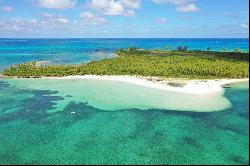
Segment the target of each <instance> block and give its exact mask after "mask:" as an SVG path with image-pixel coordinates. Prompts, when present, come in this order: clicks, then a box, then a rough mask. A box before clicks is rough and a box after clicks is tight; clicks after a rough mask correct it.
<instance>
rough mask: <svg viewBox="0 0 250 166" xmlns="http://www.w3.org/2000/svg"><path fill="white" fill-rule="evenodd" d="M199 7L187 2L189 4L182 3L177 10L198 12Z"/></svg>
mask: <svg viewBox="0 0 250 166" xmlns="http://www.w3.org/2000/svg"><path fill="white" fill-rule="evenodd" d="M198 10H199V8H198V7H197V6H196V5H195V4H193V3H192V4H187V5H182V6H178V7H177V8H176V11H177V12H197V11H198Z"/></svg>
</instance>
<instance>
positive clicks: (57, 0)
mask: <svg viewBox="0 0 250 166" xmlns="http://www.w3.org/2000/svg"><path fill="white" fill-rule="evenodd" d="M76 3H77V1H76V0H39V1H38V5H39V6H40V7H43V8H49V9H59V10H64V9H70V8H73V7H75V5H76Z"/></svg>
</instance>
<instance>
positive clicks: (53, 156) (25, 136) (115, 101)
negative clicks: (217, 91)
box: [0, 39, 249, 164]
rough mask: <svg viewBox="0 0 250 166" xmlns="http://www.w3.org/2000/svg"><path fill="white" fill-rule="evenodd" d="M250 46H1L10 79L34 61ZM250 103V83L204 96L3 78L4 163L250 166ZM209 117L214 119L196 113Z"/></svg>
mask: <svg viewBox="0 0 250 166" xmlns="http://www.w3.org/2000/svg"><path fill="white" fill-rule="evenodd" d="M248 43H249V40H248V39H0V71H1V70H3V69H4V68H5V67H8V66H10V65H12V64H16V63H21V62H26V61H31V60H37V61H50V63H52V64H75V63H82V62H89V61H93V60H100V59H104V58H110V57H114V51H115V50H116V49H117V48H126V47H129V46H137V47H140V48H147V49H165V48H166V46H168V47H170V46H172V47H177V46H178V45H182V46H183V45H187V46H188V47H189V48H190V49H206V48H207V47H210V48H211V49H213V50H221V49H222V48H227V49H228V50H230V49H231V50H233V49H234V48H236V47H239V48H240V49H241V50H245V51H246V50H248V49H249V47H248ZM248 100H249V82H242V83H235V84H232V85H231V88H227V89H225V94H224V95H223V96H220V97H213V96H203V97H200V96H198V97H197V96H195V95H193V96H191V95H183V94H178V93H174V92H167V91H162V90H157V89H152V88H149V87H142V86H139V85H133V84H129V83H123V82H115V81H98V80H80V79H79V80H55V79H0V130H1V132H0V164H249V101H248ZM194 101H196V102H194ZM189 102H190V103H196V104H195V105H190V104H189ZM192 109H193V110H192ZM203 109H204V110H214V111H213V112H196V111H197V110H203Z"/></svg>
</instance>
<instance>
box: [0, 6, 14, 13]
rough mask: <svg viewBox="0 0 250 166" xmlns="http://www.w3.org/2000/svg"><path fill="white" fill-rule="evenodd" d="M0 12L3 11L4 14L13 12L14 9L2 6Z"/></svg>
mask: <svg viewBox="0 0 250 166" xmlns="http://www.w3.org/2000/svg"><path fill="white" fill-rule="evenodd" d="M0 11H3V12H13V11H14V9H13V8H12V7H10V6H0Z"/></svg>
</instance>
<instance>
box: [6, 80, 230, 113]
mask: <svg viewBox="0 0 250 166" xmlns="http://www.w3.org/2000/svg"><path fill="white" fill-rule="evenodd" d="M6 81H7V82H8V83H9V84H10V85H11V86H14V87H17V88H23V89H29V90H50V91H56V92H58V93H57V94H56V95H59V96H60V97H62V98H63V99H62V100H59V101H57V102H56V106H55V107H54V108H53V109H51V110H49V112H57V111H62V110H63V109H64V108H65V107H66V106H67V105H68V104H69V103H70V102H71V101H72V100H73V101H74V102H82V103H86V104H87V105H88V106H92V107H94V108H97V109H102V110H105V111H118V110H123V109H141V110H148V109H164V110H173V111H194V112H213V111H222V110H225V109H228V108H230V107H231V106H232V104H231V103H230V101H229V100H228V99H226V98H225V97H224V96H223V94H224V91H221V92H217V93H212V94H206V95H195V94H194V95H192V94H182V93H178V92H172V91H167V90H161V89H157V88H149V87H143V86H140V85H134V84H132V83H125V82H119V81H107V80H101V81H100V80H88V79H65V80H58V79H49V78H43V79H9V80H6ZM67 96H71V97H67Z"/></svg>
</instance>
